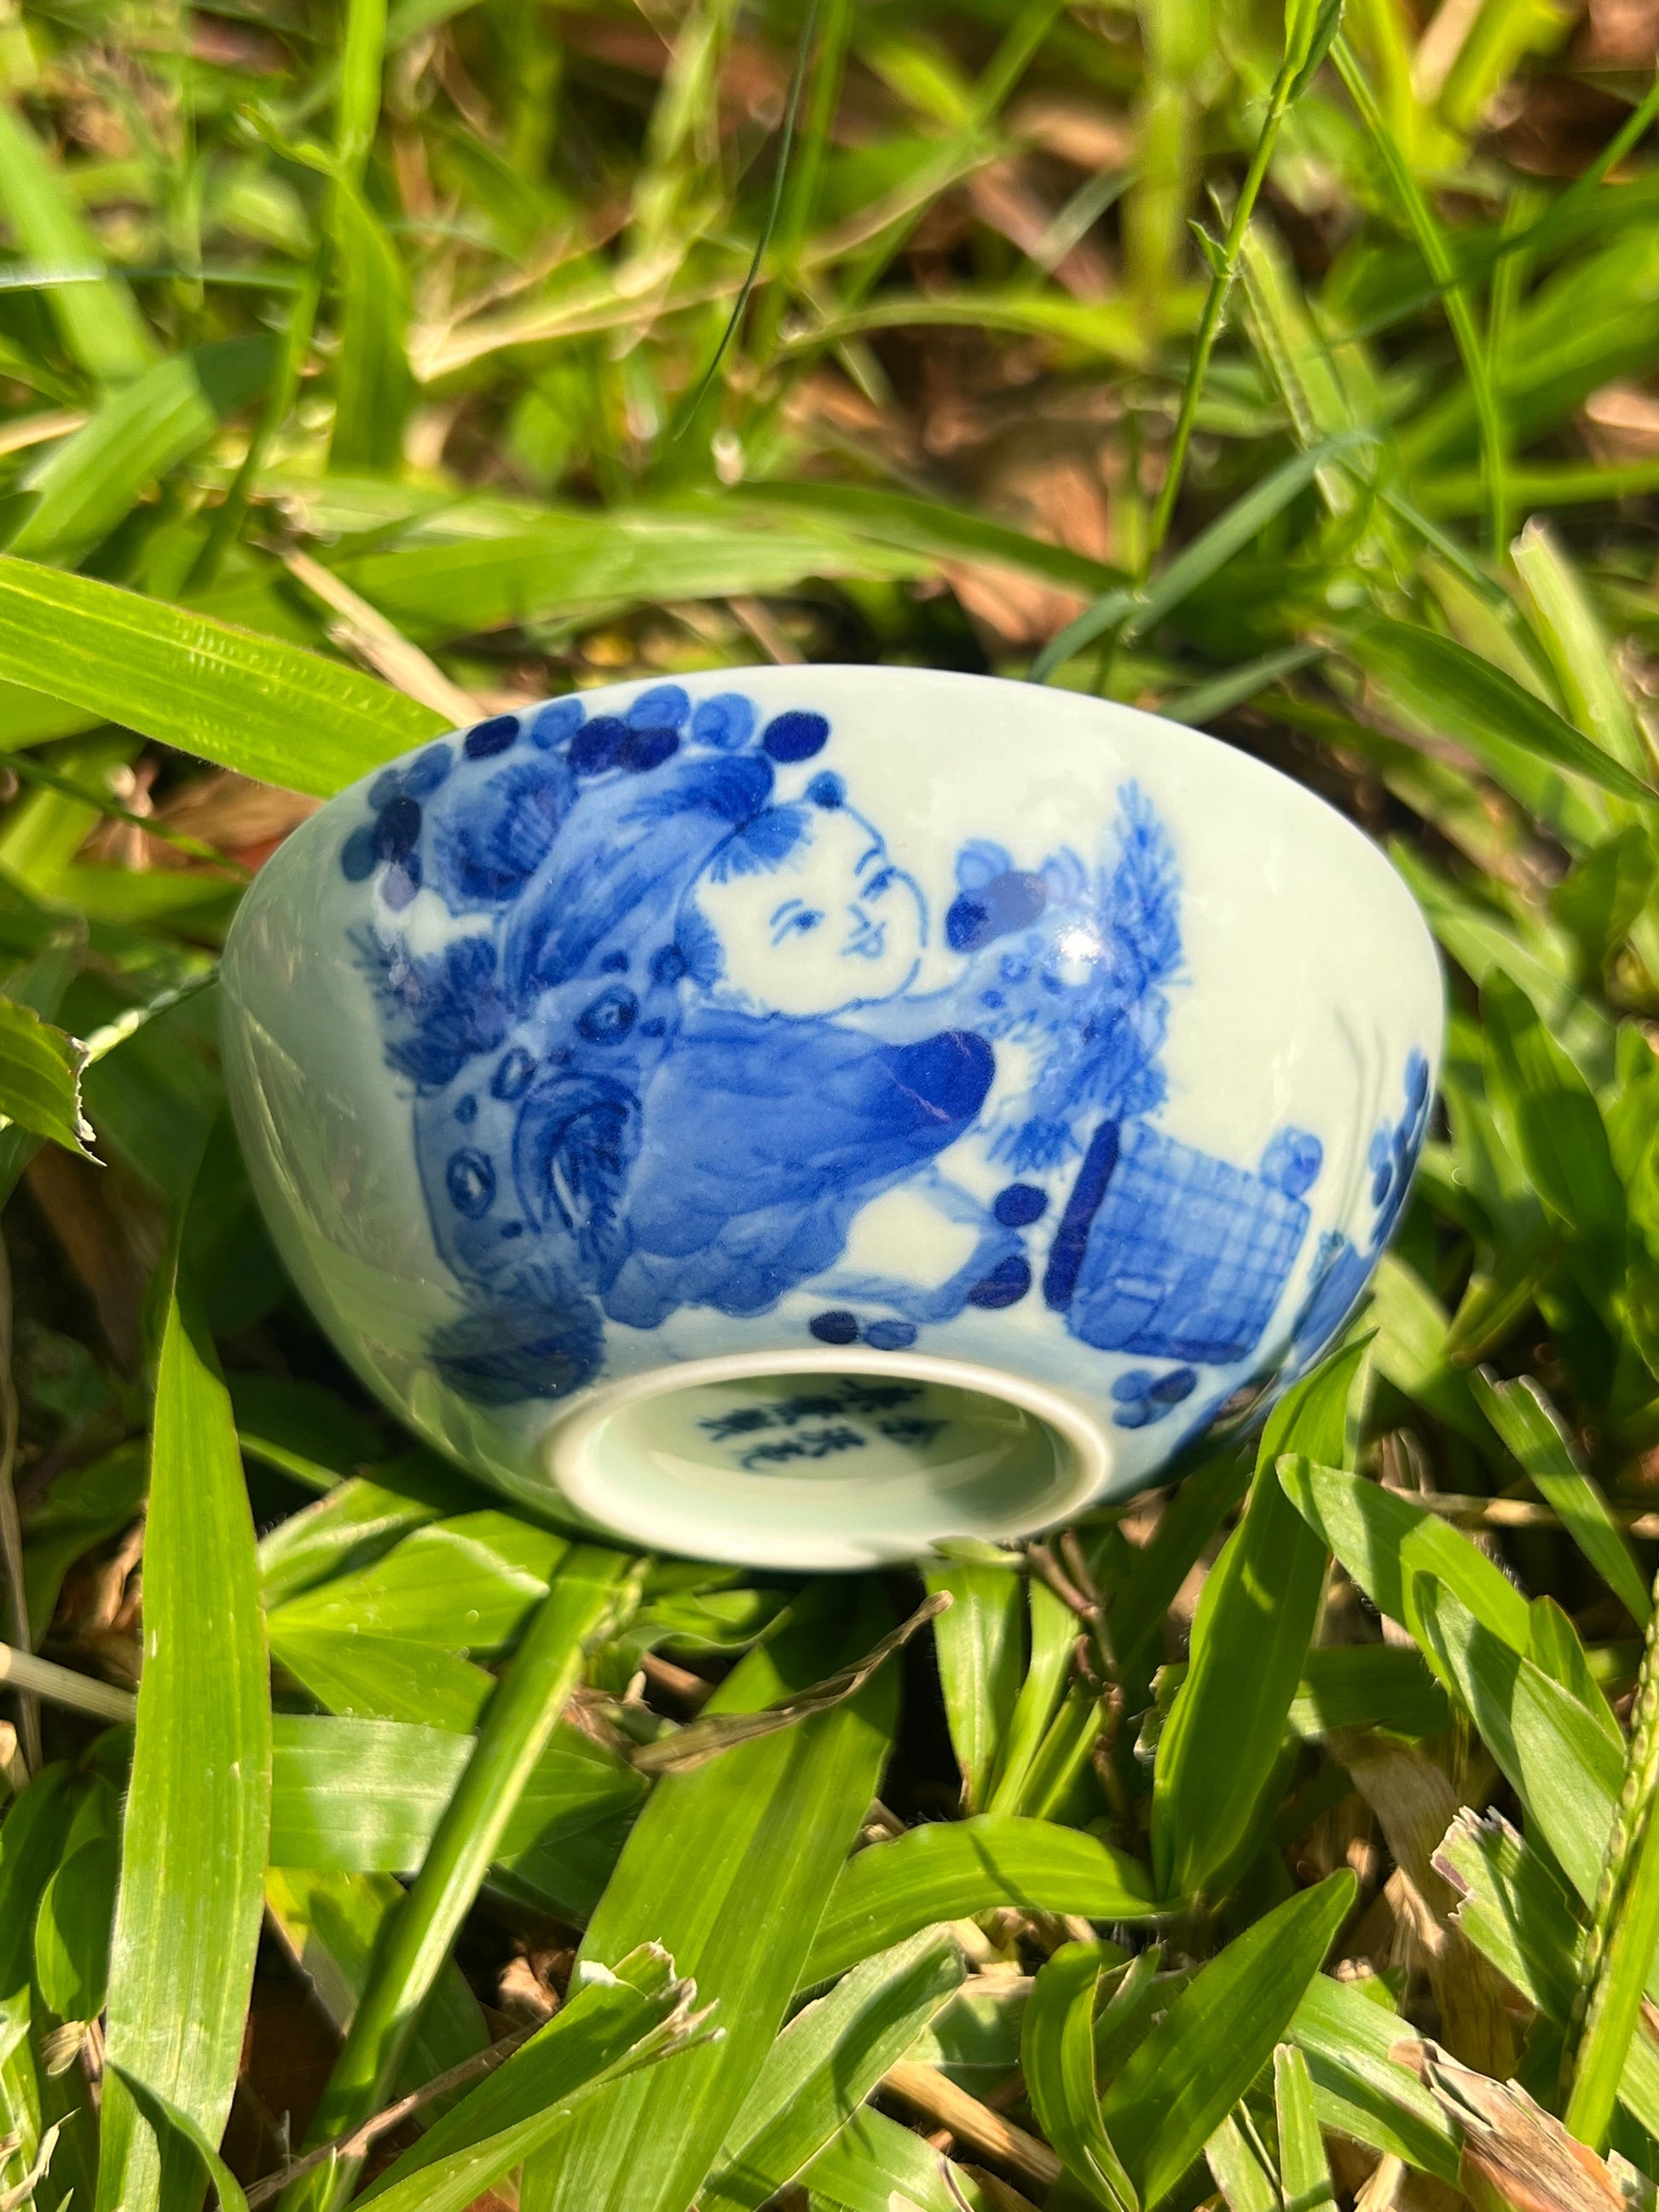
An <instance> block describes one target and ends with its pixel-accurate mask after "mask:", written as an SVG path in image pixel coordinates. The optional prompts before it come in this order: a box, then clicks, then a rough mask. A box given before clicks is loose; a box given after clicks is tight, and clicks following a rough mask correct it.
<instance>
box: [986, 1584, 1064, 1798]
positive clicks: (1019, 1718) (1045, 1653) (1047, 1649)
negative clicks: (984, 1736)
mask: <svg viewBox="0 0 1659 2212" xmlns="http://www.w3.org/2000/svg"><path fill="white" fill-rule="evenodd" d="M1025 1602H1026V1606H1027V1607H1028V1609H1029V1612H1030V1623H1031V1638H1030V1662H1029V1663H1028V1665H1027V1667H1026V1669H1025V1680H1024V1681H1023V1682H1022V1683H1021V1684H1020V1686H1019V1695H1018V1698H1017V1699H1015V1700H1014V1709H1013V1711H1012V1713H1011V1714H1010V1715H1009V1717H1008V1726H1007V1729H1006V1731H1005V1732H1004V1737H1003V1746H1002V1756H1001V1759H1000V1761H999V1764H998V1769H997V1775H996V1780H995V1783H994V1786H993V1788H992V1790H991V1795H990V1800H989V1803H988V1806H987V1810H989V1811H990V1812H992V1813H995V1814H1011V1813H1019V1812H1022V1811H1024V1805H1025V1791H1026V1787H1027V1785H1028V1784H1029V1783H1030V1780H1031V1776H1032V1770H1033V1767H1034V1765H1035V1764H1036V1758H1037V1754H1038V1753H1039V1752H1040V1751H1041V1749H1042V1742H1043V1739H1044V1737H1045V1736H1046V1735H1047V1734H1048V1729H1049V1726H1050V1724H1051V1723H1052V1722H1053V1720H1054V1715H1055V1713H1056V1712H1057V1711H1059V1710H1060V1699H1062V1698H1063V1697H1064V1696H1065V1694H1066V1677H1067V1676H1068V1675H1069V1674H1070V1673H1071V1672H1072V1666H1073V1654H1074V1652H1075V1650H1076V1646H1077V1637H1078V1620H1077V1615H1076V1614H1075V1613H1073V1611H1072V1608H1071V1607H1070V1606H1068V1605H1067V1604H1066V1601H1064V1599H1063V1598H1060V1597H1056V1595H1054V1591H1053V1590H1051V1589H1049V1588H1048V1584H1047V1583H1045V1582H1042V1581H1040V1580H1039V1579H1038V1578H1037V1577H1036V1576H1035V1575H1033V1576H1032V1577H1030V1580H1029V1581H1028V1582H1027V1583H1026V1588H1025Z"/></svg>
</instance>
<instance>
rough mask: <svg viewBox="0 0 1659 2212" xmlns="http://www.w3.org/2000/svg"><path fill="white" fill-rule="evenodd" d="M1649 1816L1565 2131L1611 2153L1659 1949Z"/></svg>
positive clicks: (1610, 1940)
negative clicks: (1610, 2137) (1615, 2117)
mask: <svg viewBox="0 0 1659 2212" xmlns="http://www.w3.org/2000/svg"><path fill="white" fill-rule="evenodd" d="M1644 1811H1645V1812H1646V1814H1647V1820H1646V1824H1645V1826H1644V1830H1643V1832H1642V1837H1641V1840H1640V1842H1639V1843H1638V1846H1637V1849H1636V1852H1635V1856H1634V1859H1633V1862H1632V1866H1631V1869H1630V1872H1629V1875H1628V1878H1627V1880H1626V1883H1625V1884H1624V1886H1623V1887H1622V1890H1621V1893H1620V1898H1619V1901H1618V1909H1617V1911H1615V1913H1614V1915H1613V1922H1612V1924H1611V1926H1610V1927H1609V1929H1608V1930H1607V1949H1606V1952H1605V1954H1604V1955H1603V1957H1602V1960H1601V1972H1600V1975H1599V1976H1598V1978H1597V1980H1596V1984H1595V1991H1594V1994H1593V1995H1592V1996H1591V1999H1590V2006H1589V2018H1588V2020H1587V2021H1586V2022H1585V2025H1584V2034H1583V2041H1582V2043H1581V2044H1580V2045H1579V2047H1578V2053H1577V2059H1576V2061H1575V2063H1574V2067H1573V2075H1572V2094H1571V2097H1570V2098H1569V2099H1568V2100H1567V2109H1566V2112H1565V2115H1564V2117H1565V2120H1566V2124H1567V2126H1568V2128H1569V2129H1570V2130H1571V2132H1572V2133H1573V2134H1574V2135H1576V2136H1577V2137H1578V2139H1579V2141H1580V2142H1587V2143H1589V2146H1590V2148H1592V2149H1593V2150H1603V2149H1605V2148H1606V2147H1607V2134H1608V2130H1609V2129H1610V2128H1611V2126H1612V2124H1613V2111H1614V2107H1615V2106H1617V2104H1618V2102H1619V2098H1620V2090H1621V2087H1622V2084H1623V2081H1624V2077H1625V2073H1626V2066H1627V2064H1628V2061H1629V2058H1630V2054H1631V2048H1632V2043H1633V2042H1634V2040H1635V2039H1636V2038H1637V2037H1638V2036H1639V2035H1642V2034H1643V2033H1644V2030H1643V2027H1642V2018H1643V2005H1644V2000H1645V1998H1646V1996H1647V1986H1648V1984H1649V1982H1650V1980H1651V1978H1652V1976H1653V1960H1654V1951H1655V1948H1656V1946H1659V1820H1655V1819H1654V1818H1653V1817H1652V1811H1651V1808H1650V1807H1647V1808H1644Z"/></svg>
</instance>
